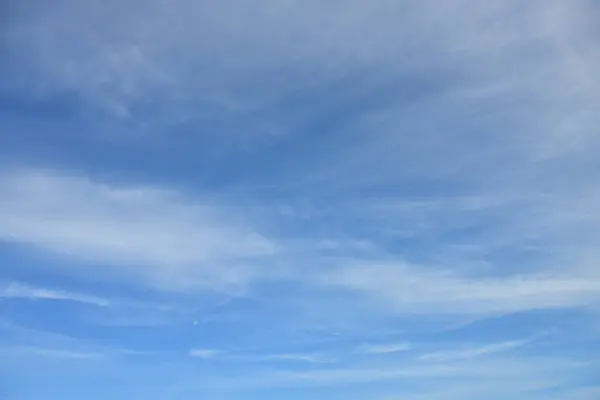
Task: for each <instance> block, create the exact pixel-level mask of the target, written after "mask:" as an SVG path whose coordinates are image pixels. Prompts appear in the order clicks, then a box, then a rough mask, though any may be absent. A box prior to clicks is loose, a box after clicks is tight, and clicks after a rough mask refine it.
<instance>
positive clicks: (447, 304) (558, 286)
mask: <svg viewBox="0 0 600 400" xmlns="http://www.w3.org/2000/svg"><path fill="white" fill-rule="evenodd" d="M317 280H320V282H321V283H324V284H326V285H332V286H334V287H341V288H344V289H350V290H353V291H355V292H356V293H358V294H363V295H367V296H368V297H369V298H371V299H375V301H376V302H377V303H382V304H383V305H384V306H385V307H387V308H388V309H393V310H396V311H398V312H407V311H408V312H419V313H456V314H463V313H464V314H480V313H483V314H489V313H491V314H493V313H511V312H516V311H526V310H536V309H552V308H569V307H581V306H588V305H590V304H593V302H595V301H598V299H599V298H600V281H599V280H598V279H597V277H595V276H570V275H566V276H560V275H558V276H552V275H544V274H529V275H520V276H519V275H511V276H508V277H502V276H497V275H496V276H490V277H470V276H460V275H458V274H456V273H453V272H451V271H444V270H442V269H439V268H436V269H432V268H427V267H423V266H421V267H416V266H410V265H407V264H400V265H394V264H387V265H386V264H382V265H381V264H380V265H375V264H371V265H369V264H362V265H358V266H356V267H350V268H346V269H340V270H337V271H335V272H332V273H328V274H327V275H326V277H324V278H323V277H319V278H318V279H317Z"/></svg>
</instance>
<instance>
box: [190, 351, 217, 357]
mask: <svg viewBox="0 0 600 400" xmlns="http://www.w3.org/2000/svg"><path fill="white" fill-rule="evenodd" d="M221 354H223V352H222V351H220V350H215V349H191V350H190V352H189V355H190V357H194V358H215V357H218V356H220V355H221Z"/></svg>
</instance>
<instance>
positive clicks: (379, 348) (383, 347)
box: [358, 342, 412, 354]
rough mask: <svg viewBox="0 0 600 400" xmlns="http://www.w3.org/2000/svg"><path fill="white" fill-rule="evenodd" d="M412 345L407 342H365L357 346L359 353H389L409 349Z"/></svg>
mask: <svg viewBox="0 0 600 400" xmlns="http://www.w3.org/2000/svg"><path fill="white" fill-rule="evenodd" d="M411 348H412V346H411V345H410V343H408V342H398V343H386V344H365V345H362V346H360V347H359V348H358V351H359V352H360V353H366V354H389V353H398V352H403V351H407V350H410V349H411Z"/></svg>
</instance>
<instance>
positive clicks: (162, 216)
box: [0, 170, 274, 290]
mask: <svg viewBox="0 0 600 400" xmlns="http://www.w3.org/2000/svg"><path fill="white" fill-rule="evenodd" d="M0 193H2V196H1V197H2V199H1V200H0V203H1V208H2V211H1V212H0V237H1V238H2V239H3V240H5V241H11V242H16V243H24V244H29V245H33V246H35V247H38V248H41V249H43V250H47V251H50V252H54V253H56V254H59V255H61V254H64V255H68V256H70V257H75V258H76V259H79V260H82V261H84V263H82V264H78V268H85V266H86V265H87V264H86V263H85V261H87V262H88V263H93V262H97V261H103V262H109V263H112V264H115V263H116V264H119V265H120V266H121V267H120V268H118V269H113V270H112V272H110V274H114V275H117V276H118V275H122V276H124V277H128V279H132V278H139V279H142V280H143V281H146V282H147V283H149V284H151V285H155V286H158V287H161V286H162V287H163V288H166V289H168V288H181V289H184V290H185V288H186V287H187V288H193V287H194V286H196V287H202V286H205V285H213V284H214V285H216V286H222V287H227V286H229V285H231V286H236V285H238V284H241V285H242V286H243V285H244V284H245V283H246V282H247V279H248V276H249V275H251V272H250V270H248V269H245V268H244V266H243V264H244V263H247V262H249V261H248V260H251V259H252V258H256V257H261V256H266V255H270V254H272V253H273V252H274V244H273V243H272V242H271V241H269V240H268V239H267V238H265V237H263V236H261V235H260V234H258V233H256V232H253V231H252V230H251V229H249V228H248V227H245V226H243V223H241V224H238V223H237V222H235V218H234V217H232V216H231V215H228V214H227V211H226V210H224V209H222V208H220V207H218V206H216V205H211V204H207V203H202V202H195V201H193V200H187V199H185V198H183V197H181V196H179V195H177V194H176V193H173V192H168V191H164V190H161V189H156V188H153V187H135V186H134V187H126V186H118V185H117V186H111V185H109V184H102V183H97V182H93V181H91V180H89V179H87V178H85V177H78V176H75V175H70V174H68V175H61V174H57V173H53V172H49V171H43V170H29V171H16V172H13V173H10V172H9V173H4V174H3V175H2V177H1V178H0ZM222 263H226V264H227V265H228V266H227V267H225V266H223V264H222ZM217 264H218V265H217ZM238 267H239V268H238ZM72 272H77V271H72ZM87 272H92V270H90V269H88V270H87Z"/></svg>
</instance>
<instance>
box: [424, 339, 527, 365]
mask: <svg viewBox="0 0 600 400" xmlns="http://www.w3.org/2000/svg"><path fill="white" fill-rule="evenodd" d="M527 343H529V341H527V340H510V341H506V342H501V343H493V344H488V345H485V346H480V347H470V348H462V349H458V350H442V351H436V352H432V353H426V354H422V355H421V356H420V357H419V359H420V360H422V361H456V360H465V359H470V358H475V357H481V356H486V355H490V354H495V353H501V352H504V351H508V350H513V349H517V348H519V347H523V346H525V345H526V344H527Z"/></svg>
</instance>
